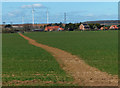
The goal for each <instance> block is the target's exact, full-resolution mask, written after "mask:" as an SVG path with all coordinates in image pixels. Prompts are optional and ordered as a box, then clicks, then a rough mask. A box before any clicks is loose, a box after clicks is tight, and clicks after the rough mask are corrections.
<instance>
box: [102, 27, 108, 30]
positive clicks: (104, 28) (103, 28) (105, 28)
mask: <svg viewBox="0 0 120 88" xmlns="http://www.w3.org/2000/svg"><path fill="white" fill-rule="evenodd" d="M108 29H109V27H107V26H104V27H101V28H100V30H108Z"/></svg>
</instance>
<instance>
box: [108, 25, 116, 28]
mask: <svg viewBox="0 0 120 88" xmlns="http://www.w3.org/2000/svg"><path fill="white" fill-rule="evenodd" d="M109 29H118V27H117V25H111V26H110V28H109Z"/></svg>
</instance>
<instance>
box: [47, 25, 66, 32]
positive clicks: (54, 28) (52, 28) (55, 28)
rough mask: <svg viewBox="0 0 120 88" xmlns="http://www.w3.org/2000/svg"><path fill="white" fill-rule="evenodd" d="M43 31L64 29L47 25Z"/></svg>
mask: <svg viewBox="0 0 120 88" xmlns="http://www.w3.org/2000/svg"><path fill="white" fill-rule="evenodd" d="M45 31H64V29H63V28H61V27H60V26H48V27H45Z"/></svg>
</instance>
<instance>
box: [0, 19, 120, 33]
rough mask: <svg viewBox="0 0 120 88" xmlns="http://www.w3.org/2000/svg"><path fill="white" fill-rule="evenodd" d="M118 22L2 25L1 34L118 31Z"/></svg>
mask: <svg viewBox="0 0 120 88" xmlns="http://www.w3.org/2000/svg"><path fill="white" fill-rule="evenodd" d="M118 23H119V22H118V20H105V21H86V22H80V23H66V24H65V23H62V22H60V23H50V24H3V25H0V26H1V27H2V32H3V33H18V32H23V33H24V32H52V31H100V30H118V29H119V28H120V27H119V26H120V25H119V24H118Z"/></svg>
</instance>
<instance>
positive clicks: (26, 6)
mask: <svg viewBox="0 0 120 88" xmlns="http://www.w3.org/2000/svg"><path fill="white" fill-rule="evenodd" d="M31 7H32V5H23V6H22V8H31Z"/></svg>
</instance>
